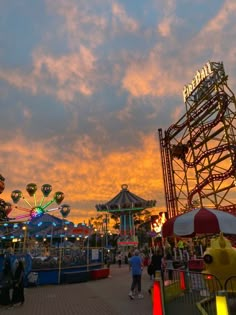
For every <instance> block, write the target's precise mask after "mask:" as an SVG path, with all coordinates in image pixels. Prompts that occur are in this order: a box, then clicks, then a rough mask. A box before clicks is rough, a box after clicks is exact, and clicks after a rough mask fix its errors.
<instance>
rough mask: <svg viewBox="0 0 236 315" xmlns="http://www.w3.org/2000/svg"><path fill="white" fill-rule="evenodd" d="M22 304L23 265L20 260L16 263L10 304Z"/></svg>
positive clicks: (23, 300)
mask: <svg viewBox="0 0 236 315" xmlns="http://www.w3.org/2000/svg"><path fill="white" fill-rule="evenodd" d="M24 302H25V297H24V265H23V262H22V260H20V261H19V262H18V263H17V268H16V271H15V274H14V278H13V294H12V304H18V303H20V304H21V305H23V304H24Z"/></svg>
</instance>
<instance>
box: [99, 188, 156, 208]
mask: <svg viewBox="0 0 236 315" xmlns="http://www.w3.org/2000/svg"><path fill="white" fill-rule="evenodd" d="M155 205H156V200H145V199H143V198H141V197H139V196H137V195H135V194H133V193H132V192H130V191H129V190H128V185H126V184H123V185H122V186H121V191H120V192H119V193H118V194H117V195H116V196H115V197H114V198H112V199H111V200H110V201H108V202H107V203H105V204H97V205H96V209H97V211H107V212H111V213H120V212H125V211H128V212H131V211H132V212H138V211H142V210H144V209H146V208H152V207H154V206H155Z"/></svg>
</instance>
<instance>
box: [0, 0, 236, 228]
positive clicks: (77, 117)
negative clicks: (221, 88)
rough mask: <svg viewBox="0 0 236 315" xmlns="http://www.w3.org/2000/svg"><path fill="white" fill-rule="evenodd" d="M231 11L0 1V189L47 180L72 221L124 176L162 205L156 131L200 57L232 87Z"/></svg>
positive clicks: (235, 72) (201, 5)
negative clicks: (218, 66) (0, 180)
mask: <svg viewBox="0 0 236 315" xmlns="http://www.w3.org/2000/svg"><path fill="white" fill-rule="evenodd" d="M235 16H236V1H232V0H226V1H220V0H209V1H205V0H195V1H189V0H178V1H177V0H175V1H174V0H146V1H143V0H119V1H118V0H87V1H85V0H34V1H32V0H11V1H7V0H2V1H0V108H1V115H0V143H1V154H0V173H1V174H2V175H3V176H4V177H5V179H6V180H5V184H6V188H5V191H4V192H3V193H2V195H1V198H3V199H4V200H5V201H8V202H11V198H10V195H11V191H12V190H13V189H19V190H22V191H23V193H25V192H26V191H25V187H26V185H27V184H28V183H30V182H34V183H36V184H37V185H38V187H39V191H38V196H39V198H40V197H41V196H42V195H41V192H40V187H41V185H43V184H45V183H49V184H51V185H52V187H53V192H56V191H57V190H61V191H63V192H64V194H65V199H64V202H65V203H68V204H70V206H71V213H70V216H69V217H68V219H70V220H72V221H74V222H77V223H78V222H80V221H83V220H87V219H88V218H89V217H91V216H94V215H96V209H95V205H96V204H98V203H105V202H107V201H109V200H110V199H111V198H113V197H114V196H115V195H116V194H118V193H119V191H120V189H121V185H122V184H127V185H128V188H129V190H130V191H131V192H133V193H135V194H137V195H139V196H140V197H142V198H144V199H155V200H157V208H158V209H160V210H164V209H165V200H164V189H163V179H162V169H161V160H160V154H159V139H158V133H157V130H158V128H162V129H163V130H165V129H167V128H168V127H169V126H170V125H171V124H172V123H174V122H176V121H177V120H178V118H179V117H180V116H182V115H183V114H184V111H185V105H184V102H183V97H182V90H183V87H184V85H185V84H187V83H189V82H190V81H191V80H192V78H193V76H194V74H195V72H196V70H198V69H199V68H201V67H202V66H203V65H204V64H205V63H206V62H207V61H209V60H210V61H217V62H218V61H223V62H224V67H225V71H226V73H227V74H228V75H229V86H230V87H231V89H232V90H233V91H235V90H236V45H235V34H236V19H235ZM29 199H30V198H29ZM22 205H24V204H22Z"/></svg>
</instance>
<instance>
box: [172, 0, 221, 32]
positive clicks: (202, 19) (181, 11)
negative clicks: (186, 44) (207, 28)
mask: <svg viewBox="0 0 236 315" xmlns="http://www.w3.org/2000/svg"><path fill="white" fill-rule="evenodd" d="M223 3H224V1H223V0H209V1H191V5H189V1H187V0H185V1H180V2H178V5H177V7H176V15H177V17H179V18H180V19H181V20H182V21H184V24H183V27H184V28H185V30H184V34H185V36H188V35H189V36H192V34H193V33H194V34H195V33H198V32H199V31H200V30H201V29H202V28H203V27H204V25H205V24H207V23H208V21H210V20H211V19H213V18H214V16H216V15H217V14H218V11H219V10H220V8H221V6H222V5H223Z"/></svg>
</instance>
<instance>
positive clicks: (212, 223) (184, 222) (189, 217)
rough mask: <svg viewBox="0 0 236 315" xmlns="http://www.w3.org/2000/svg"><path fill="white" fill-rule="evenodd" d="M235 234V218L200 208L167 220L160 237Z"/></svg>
mask: <svg viewBox="0 0 236 315" xmlns="http://www.w3.org/2000/svg"><path fill="white" fill-rule="evenodd" d="M220 232H223V233H225V234H236V216H235V215H232V214H230V213H228V212H224V211H221V210H217V209H209V208H200V209H193V210H191V211H189V212H187V213H184V214H181V215H178V216H176V217H173V218H171V219H169V220H167V221H166V222H165V223H164V224H163V227H162V236H163V237H168V236H174V235H176V236H182V237H184V236H194V235H204V234H205V235H206V234H218V233H220Z"/></svg>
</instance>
